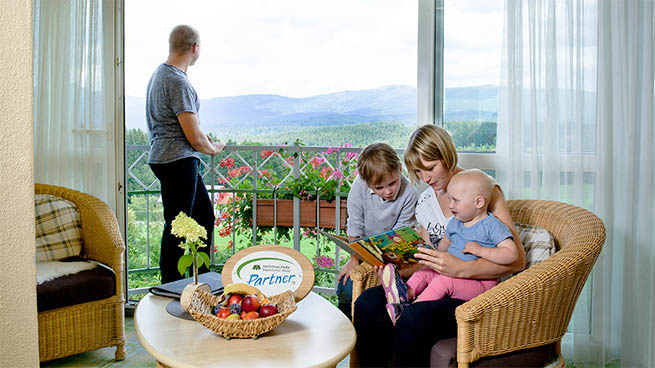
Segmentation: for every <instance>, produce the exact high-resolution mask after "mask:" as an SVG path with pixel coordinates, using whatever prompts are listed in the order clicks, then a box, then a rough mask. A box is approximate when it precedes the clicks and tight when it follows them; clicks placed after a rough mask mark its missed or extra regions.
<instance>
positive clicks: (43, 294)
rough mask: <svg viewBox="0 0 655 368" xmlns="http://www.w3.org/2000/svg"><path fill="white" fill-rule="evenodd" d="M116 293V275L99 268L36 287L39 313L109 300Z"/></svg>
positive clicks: (105, 268)
mask: <svg viewBox="0 0 655 368" xmlns="http://www.w3.org/2000/svg"><path fill="white" fill-rule="evenodd" d="M115 293H116V275H114V271H112V270H111V269H109V268H107V267H105V266H102V265H99V266H98V267H96V268H94V269H91V270H86V271H82V272H78V273H74V274H70V275H66V276H61V277H58V278H56V279H54V280H50V281H46V282H44V283H42V284H39V285H37V286H36V304H37V310H38V311H39V312H44V311H47V310H51V309H57V308H62V307H67V306H69V305H76V304H80V303H86V302H92V301H94V300H101V299H105V298H109V297H111V296H113V295H114V294H115Z"/></svg>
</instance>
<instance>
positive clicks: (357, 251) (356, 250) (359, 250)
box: [319, 230, 384, 266]
mask: <svg viewBox="0 0 655 368" xmlns="http://www.w3.org/2000/svg"><path fill="white" fill-rule="evenodd" d="M319 232H320V233H321V234H322V235H323V236H325V237H327V238H328V239H330V240H332V241H333V242H334V244H336V245H337V246H339V247H340V248H341V249H343V250H345V251H346V252H348V253H350V254H352V255H355V256H356V257H358V258H359V259H361V260H363V261H365V262H368V263H370V264H372V265H374V266H383V265H384V262H383V260H382V254H381V252H380V254H379V255H377V254H375V253H374V252H371V251H369V250H368V249H366V248H363V247H362V246H361V245H359V244H358V243H357V242H352V243H350V241H349V240H348V238H346V237H345V236H340V235H336V234H330V233H328V232H325V231H323V230H319Z"/></svg>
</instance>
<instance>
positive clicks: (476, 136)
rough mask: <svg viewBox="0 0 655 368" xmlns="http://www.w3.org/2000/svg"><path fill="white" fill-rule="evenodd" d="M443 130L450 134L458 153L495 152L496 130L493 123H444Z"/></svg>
mask: <svg viewBox="0 0 655 368" xmlns="http://www.w3.org/2000/svg"><path fill="white" fill-rule="evenodd" d="M444 129H446V130H447V131H449V132H450V134H452V136H453V140H454V141H455V147H457V150H458V151H460V152H495V151H496V129H497V128H496V123H495V122H483V123H479V122H474V121H458V122H446V123H445V124H444Z"/></svg>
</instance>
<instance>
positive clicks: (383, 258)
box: [320, 226, 430, 267]
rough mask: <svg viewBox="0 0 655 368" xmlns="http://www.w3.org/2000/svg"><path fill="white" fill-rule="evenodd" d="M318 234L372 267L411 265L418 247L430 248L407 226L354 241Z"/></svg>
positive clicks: (415, 260)
mask: <svg viewBox="0 0 655 368" xmlns="http://www.w3.org/2000/svg"><path fill="white" fill-rule="evenodd" d="M320 232H321V234H323V235H324V236H326V237H327V238H328V239H330V240H332V241H333V242H334V243H335V244H336V245H338V246H339V247H341V248H342V249H343V250H345V251H346V252H348V253H350V254H354V255H355V256H357V257H359V258H360V259H361V260H363V261H365V262H368V263H369V264H371V265H373V266H383V265H385V264H387V263H394V264H396V265H397V266H399V267H404V266H407V265H413V264H416V263H418V260H417V259H416V258H414V254H415V253H416V252H417V251H418V247H426V246H427V247H430V246H429V245H427V244H425V241H424V240H423V238H421V235H420V234H419V233H417V232H416V230H414V229H412V228H411V227H409V226H405V227H400V228H398V229H394V230H390V231H387V232H385V233H381V234H377V235H373V236H369V237H364V238H360V239H356V240H354V241H349V240H348V238H346V237H344V236H339V235H335V234H330V233H327V232H324V231H322V230H321V231H320Z"/></svg>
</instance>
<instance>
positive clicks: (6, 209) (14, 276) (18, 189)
mask: <svg viewBox="0 0 655 368" xmlns="http://www.w3.org/2000/svg"><path fill="white" fill-rule="evenodd" d="M0 25H2V32H0V65H2V73H0V85H2V88H0V101H1V102H0V203H2V207H1V208H2V210H1V211H0V234H2V236H0V280H2V283H1V286H2V287H0V367H36V366H38V365H39V351H38V326H37V318H36V315H37V314H36V287H35V284H36V268H35V265H34V184H33V172H32V170H33V169H32V167H33V163H34V162H33V161H34V160H33V140H34V139H33V136H34V135H33V126H34V124H33V118H32V111H33V106H32V101H33V99H32V0H11V1H8V0H5V1H3V2H2V11H0Z"/></svg>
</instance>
